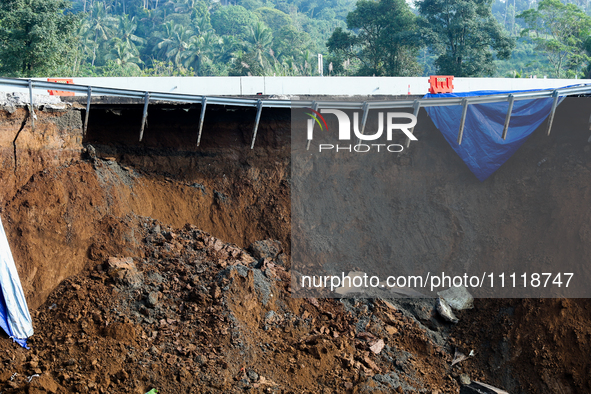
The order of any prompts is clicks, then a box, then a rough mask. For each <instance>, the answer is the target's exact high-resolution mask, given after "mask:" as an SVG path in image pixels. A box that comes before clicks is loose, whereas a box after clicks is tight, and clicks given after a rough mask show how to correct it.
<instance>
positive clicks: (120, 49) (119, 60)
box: [105, 38, 143, 72]
mask: <svg viewBox="0 0 591 394" xmlns="http://www.w3.org/2000/svg"><path fill="white" fill-rule="evenodd" d="M105 60H113V61H114V62H115V63H116V64H117V65H119V66H121V67H122V68H123V69H124V70H128V71H131V70H133V71H138V72H139V71H140V67H139V66H138V64H140V63H143V62H142V61H141V60H140V58H139V57H137V56H136V55H135V54H134V53H133V52H132V51H131V50H130V48H129V46H128V45H127V43H126V42H125V41H123V40H121V39H119V38H113V40H112V49H111V52H109V53H108V54H107V55H105Z"/></svg>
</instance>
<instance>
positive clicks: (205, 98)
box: [197, 97, 207, 146]
mask: <svg viewBox="0 0 591 394" xmlns="http://www.w3.org/2000/svg"><path fill="white" fill-rule="evenodd" d="M206 107H207V97H203V98H202V99H201V116H200V117H199V135H198V136H197V146H199V144H200V143H201V132H202V131H203V121H204V120H205V108H206Z"/></svg>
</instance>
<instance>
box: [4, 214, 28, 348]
mask: <svg viewBox="0 0 591 394" xmlns="http://www.w3.org/2000/svg"><path fill="white" fill-rule="evenodd" d="M0 290H2V293H1V294H2V296H1V297H2V298H3V300H2V299H0V326H1V327H2V328H3V329H4V331H6V332H7V334H8V335H9V336H10V337H11V338H13V339H18V340H20V341H17V342H19V343H21V344H22V343H23V340H26V339H27V338H28V337H30V336H31V335H33V323H32V321H31V315H30V314H29V308H28V307H27V301H26V300H25V295H24V293H23V288H22V286H21V281H20V279H19V276H18V272H17V271H16V266H15V265H14V259H13V258H12V253H11V252H10V246H9V245H8V239H7V238H6V233H5V232H4V226H3V225H2V220H1V219H0ZM4 307H5V308H4ZM4 309H5V310H4ZM24 343H25V344H26V341H25V342H24Z"/></svg>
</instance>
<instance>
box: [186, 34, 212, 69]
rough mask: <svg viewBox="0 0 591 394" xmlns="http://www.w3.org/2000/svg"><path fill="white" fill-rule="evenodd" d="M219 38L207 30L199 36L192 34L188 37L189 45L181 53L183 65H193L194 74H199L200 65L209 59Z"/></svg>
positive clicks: (187, 66)
mask: <svg viewBox="0 0 591 394" xmlns="http://www.w3.org/2000/svg"><path fill="white" fill-rule="evenodd" d="M221 41H222V40H221V38H220V37H218V36H217V35H216V34H215V33H214V32H211V31H209V32H207V33H205V34H201V35H199V36H193V37H191V39H190V43H189V47H188V48H187V50H186V51H185V52H184V53H183V55H182V56H183V66H185V67H186V68H190V67H193V69H194V70H195V74H196V75H202V74H201V65H202V64H203V62H204V61H205V60H211V59H212V58H213V55H214V53H215V50H216V48H217V47H219V45H220V43H221Z"/></svg>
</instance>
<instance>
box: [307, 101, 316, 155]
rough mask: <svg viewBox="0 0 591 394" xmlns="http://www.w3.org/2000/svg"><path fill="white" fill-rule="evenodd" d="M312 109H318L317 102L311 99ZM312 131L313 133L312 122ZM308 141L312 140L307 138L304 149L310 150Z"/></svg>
mask: <svg viewBox="0 0 591 394" xmlns="http://www.w3.org/2000/svg"><path fill="white" fill-rule="evenodd" d="M312 109H313V110H314V111H318V103H317V102H316V101H312ZM312 133H314V123H312ZM310 142H312V140H308V142H307V143H306V150H310Z"/></svg>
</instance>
